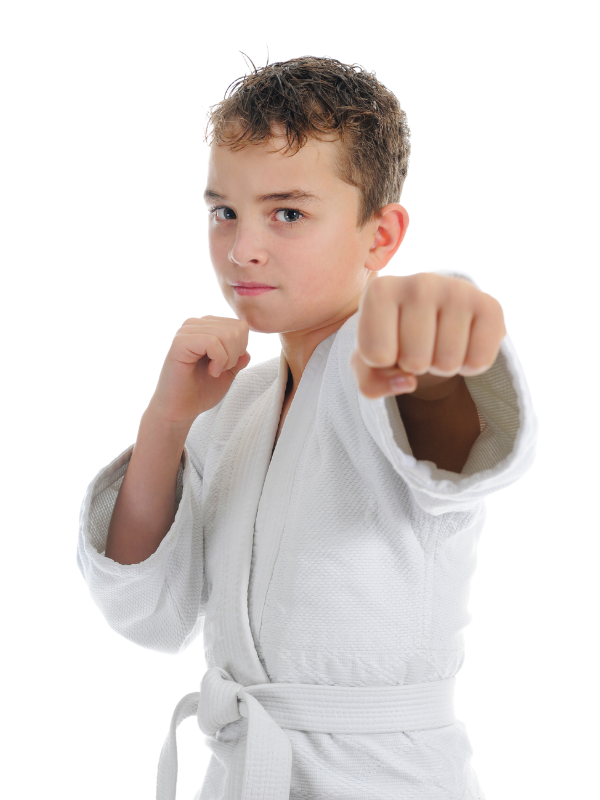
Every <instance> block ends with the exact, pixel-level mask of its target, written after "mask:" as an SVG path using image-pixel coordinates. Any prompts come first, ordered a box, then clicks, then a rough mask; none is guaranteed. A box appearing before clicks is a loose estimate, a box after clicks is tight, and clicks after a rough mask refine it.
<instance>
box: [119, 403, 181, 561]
mask: <svg viewBox="0 0 600 800" xmlns="http://www.w3.org/2000/svg"><path fill="white" fill-rule="evenodd" d="M189 429H190V424H189V423H186V424H184V425H174V424H169V423H166V422H164V421H163V420H161V418H159V417H157V416H156V415H153V414H152V411H151V409H150V408H148V409H147V410H146V411H145V412H144V414H143V416H142V419H141V422H140V426H139V431H138V436H137V441H136V443H135V446H134V448H133V453H132V455H131V459H130V461H129V465H128V467H127V471H126V473H125V475H124V477H123V482H122V484H121V488H120V489H119V494H118V497H117V500H116V502H115V506H114V509H113V513H112V517H111V520H110V526H109V529H108V535H107V538H106V551H105V556H106V557H107V558H110V559H112V560H113V561H116V562H118V563H119V564H139V563H140V562H142V561H145V560H146V559H147V558H148V557H149V556H151V555H152V553H154V552H156V550H157V548H158V546H159V545H160V543H161V542H162V540H163V539H164V537H165V536H166V534H167V533H168V531H169V529H170V528H171V526H172V525H173V520H174V519H175V511H176V508H175V505H176V503H175V490H176V486H177V473H178V470H179V463H180V461H181V454H182V453H183V448H184V446H185V440H186V437H187V435H188V432H189Z"/></svg>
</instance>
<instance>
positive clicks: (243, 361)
mask: <svg viewBox="0 0 600 800" xmlns="http://www.w3.org/2000/svg"><path fill="white" fill-rule="evenodd" d="M249 363H250V353H249V352H248V351H247V350H246V352H245V353H242V355H241V356H240V357H239V358H238V360H237V364H236V365H235V367H232V368H231V369H229V370H227V371H228V372H229V374H230V375H231V376H232V377H233V378H235V376H236V375H237V374H238V372H241V371H242V370H243V369H244V368H245V367H247V366H248V364H249Z"/></svg>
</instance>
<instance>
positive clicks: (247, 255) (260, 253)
mask: <svg viewBox="0 0 600 800" xmlns="http://www.w3.org/2000/svg"><path fill="white" fill-rule="evenodd" d="M228 258H229V260H230V261H231V262H233V263H234V264H237V265H238V266H240V267H245V266H247V265H249V264H264V263H265V262H266V261H267V253H266V251H265V249H264V247H263V246H262V245H261V242H260V237H259V235H258V232H257V231H256V230H254V229H253V228H252V227H251V226H250V225H247V224H246V225H243V226H242V225H240V224H239V223H238V225H237V230H236V234H235V240H234V242H233V246H232V248H231V250H230V251H229V255H228Z"/></svg>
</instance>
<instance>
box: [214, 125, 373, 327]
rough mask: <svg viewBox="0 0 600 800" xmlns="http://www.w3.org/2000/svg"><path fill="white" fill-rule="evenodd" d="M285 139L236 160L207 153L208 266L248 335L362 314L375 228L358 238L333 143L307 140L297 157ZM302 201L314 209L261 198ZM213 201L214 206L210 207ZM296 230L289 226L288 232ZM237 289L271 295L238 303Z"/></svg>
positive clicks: (352, 194)
mask: <svg viewBox="0 0 600 800" xmlns="http://www.w3.org/2000/svg"><path fill="white" fill-rule="evenodd" d="M284 141H285V140H284V139H282V138H281V137H280V136H277V138H275V139H274V140H272V141H271V142H267V143H263V144H260V145H249V146H247V147H245V148H243V149H241V150H237V151H233V150H231V149H230V148H228V147H227V146H223V145H215V144H213V146H212V147H211V154H210V160H209V169H208V187H207V192H211V193H212V195H210V194H209V195H208V196H207V204H208V206H209V208H215V207H217V210H215V211H213V212H212V214H210V216H209V246H210V256H211V261H212V264H213V267H214V269H215V272H216V275H217V279H218V281H219V285H220V287H221V291H222V292H223V295H224V297H225V299H226V300H227V302H228V303H229V305H230V306H231V308H232V309H233V310H234V312H235V314H236V316H237V317H238V318H239V319H244V320H246V321H247V322H248V324H249V327H250V330H254V331H262V332H264V333H274V332H286V331H295V330H306V329H316V328H320V327H323V325H325V324H328V323H331V322H334V321H336V320H338V319H343V318H345V317H347V316H349V315H350V314H353V313H354V312H355V311H356V310H357V309H358V302H359V299H360V295H361V293H362V290H363V289H364V287H365V285H366V283H367V282H368V280H369V279H370V278H371V277H374V275H375V272H374V271H373V268H372V267H371V268H367V267H366V266H365V261H367V259H368V254H369V250H370V248H371V247H372V246H373V242H374V237H375V232H376V230H377V227H378V225H377V222H371V223H368V224H367V225H366V226H365V227H364V228H363V230H361V231H359V230H358V228H357V224H356V223H357V218H358V203H359V192H358V189H357V188H356V187H354V186H350V185H348V184H347V183H344V182H343V181H342V180H340V178H338V177H337V175H336V174H335V172H334V169H333V163H334V162H333V159H334V157H335V155H336V153H337V148H338V147H339V146H340V145H339V143H338V142H337V141H327V142H320V141H317V140H315V139H309V141H308V142H307V144H306V145H305V146H304V147H302V148H301V149H300V150H299V151H298V152H297V153H296V154H295V155H293V156H290V155H289V154H287V155H284V154H283V153H281V152H274V149H275V147H278V148H279V147H281V146H282V144H283V143H284ZM300 191H302V192H306V193H310V194H312V195H314V196H315V199H312V200H311V199H298V198H294V197H290V198H271V199H265V198H263V199H261V196H265V195H273V194H286V193H291V192H300ZM215 193H216V194H218V195H220V197H215V196H214V195H215ZM290 223H292V224H290ZM237 281H246V282H251V281H252V282H256V283H265V284H268V285H270V286H274V287H275V288H274V289H272V290H271V291H267V292H263V293H262V294H257V295H254V296H248V295H246V296H244V295H241V294H238V292H236V290H235V289H234V287H233V284H234V283H236V282H237Z"/></svg>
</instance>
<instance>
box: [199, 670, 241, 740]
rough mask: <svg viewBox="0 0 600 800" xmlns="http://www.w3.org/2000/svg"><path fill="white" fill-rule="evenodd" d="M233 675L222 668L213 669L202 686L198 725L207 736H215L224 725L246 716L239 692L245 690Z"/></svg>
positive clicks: (209, 671) (204, 677) (205, 675)
mask: <svg viewBox="0 0 600 800" xmlns="http://www.w3.org/2000/svg"><path fill="white" fill-rule="evenodd" d="M243 688H244V687H243V686H242V684H241V683H236V681H234V680H233V678H232V677H231V675H230V674H229V673H228V672H227V671H226V670H224V669H221V667H211V668H210V669H208V670H207V671H206V672H205V673H204V676H203V678H202V683H201V684H200V700H199V703H198V725H199V726H200V730H201V731H202V733H205V734H206V735H207V736H214V734H215V733H216V732H217V731H218V730H219V729H220V728H222V727H223V726H224V725H228V724H229V723H230V722H235V721H236V720H238V719H240V718H241V717H242V716H246V714H243V715H242V714H241V713H240V709H239V705H238V704H239V703H241V702H242V701H241V698H240V697H239V696H238V692H239V691H240V690H241V689H243Z"/></svg>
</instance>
